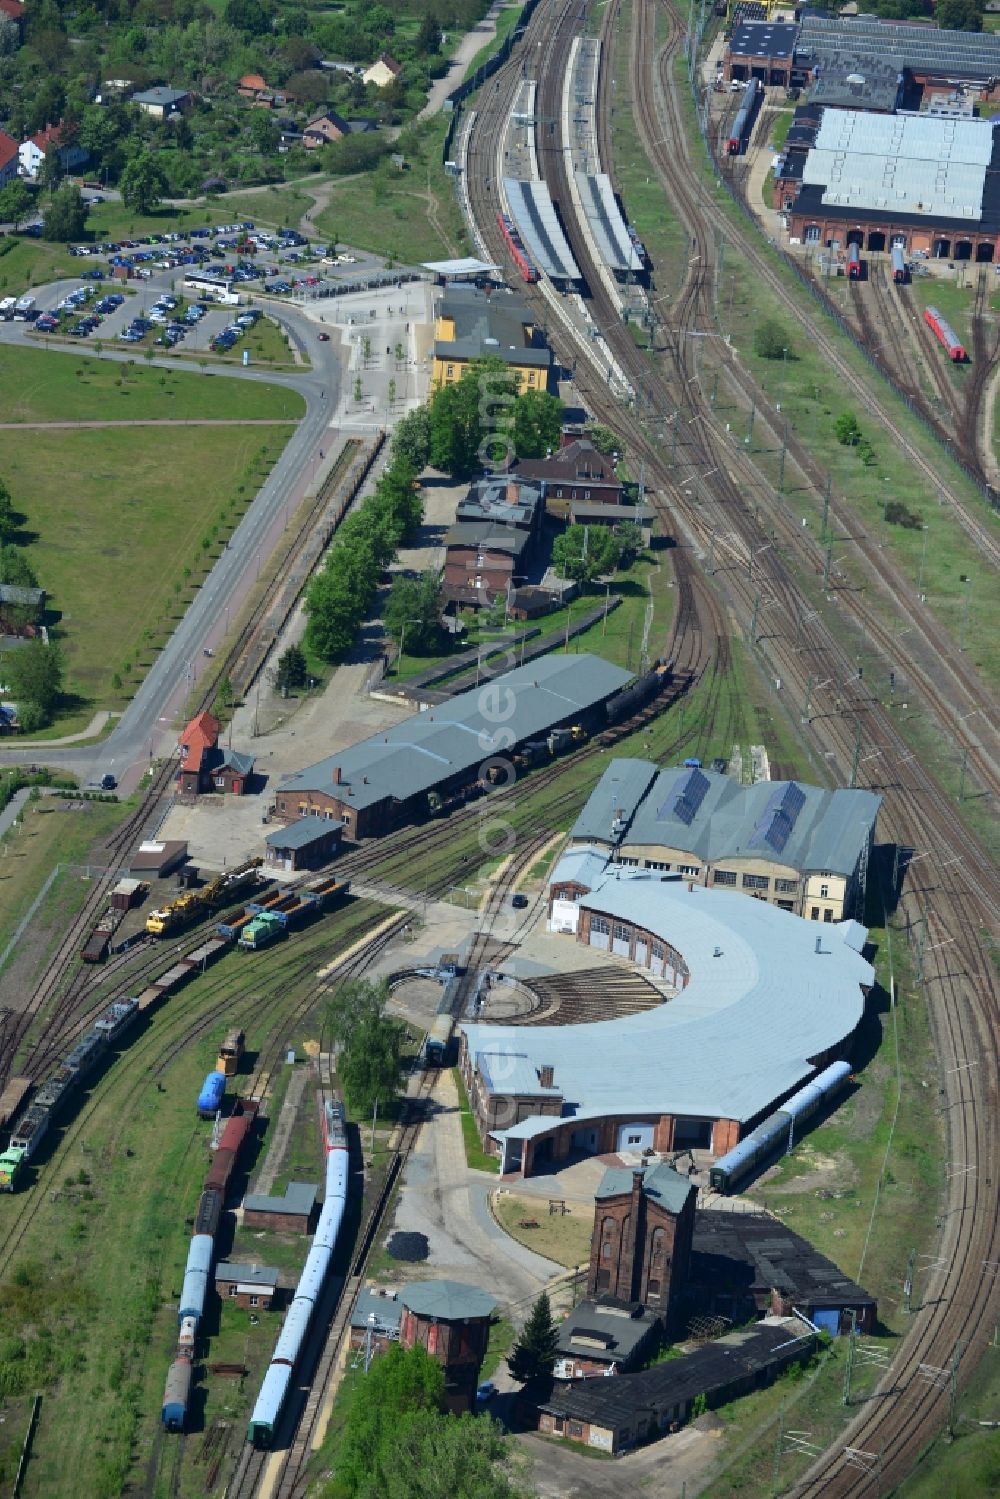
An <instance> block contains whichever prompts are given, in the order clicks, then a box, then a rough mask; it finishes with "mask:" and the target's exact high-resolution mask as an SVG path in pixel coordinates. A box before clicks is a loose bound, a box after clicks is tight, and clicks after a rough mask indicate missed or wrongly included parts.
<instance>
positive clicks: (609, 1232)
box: [601, 1218, 616, 1260]
mask: <svg viewBox="0 0 1000 1499" xmlns="http://www.w3.org/2000/svg"><path fill="white" fill-rule="evenodd" d="M615 1227H616V1225H615V1220H614V1219H613V1218H605V1219H604V1220H603V1222H602V1223H601V1259H602V1260H609V1259H610V1258H611V1256H612V1252H613V1250H614V1241H615Z"/></svg>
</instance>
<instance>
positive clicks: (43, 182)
mask: <svg viewBox="0 0 1000 1499" xmlns="http://www.w3.org/2000/svg"><path fill="white" fill-rule="evenodd" d="M65 175H66V170H65V168H64V166H63V164H62V160H61V158H60V155H59V152H58V151H57V150H55V149H54V148H52V149H51V150H48V151H46V153H45V155H44V156H43V157H42V164H41V166H40V167H39V168H38V185H39V187H41V188H43V189H44V190H45V191H46V192H48V193H54V192H55V190H56V188H57V187H58V186H59V184H60V182H61V181H62V180H63V178H64V177H65Z"/></svg>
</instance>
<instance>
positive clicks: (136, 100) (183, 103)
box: [132, 84, 194, 120]
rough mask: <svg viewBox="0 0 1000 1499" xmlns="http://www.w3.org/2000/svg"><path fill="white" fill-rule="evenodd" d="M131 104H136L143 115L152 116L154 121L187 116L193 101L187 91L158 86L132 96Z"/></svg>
mask: <svg viewBox="0 0 1000 1499" xmlns="http://www.w3.org/2000/svg"><path fill="white" fill-rule="evenodd" d="M132 103H133V104H138V106H139V108H140V109H141V110H142V112H143V114H147V115H152V117H153V119H154V120H168V119H170V117H171V116H172V115H181V114H187V112H188V110H189V109H190V108H191V106H192V104H193V103H194V101H193V99H192V98H191V95H190V93H189V92H188V90H187V89H183V88H167V87H165V86H164V85H163V84H158V85H157V86H156V88H147V89H143V90H142V92H141V93H138V94H133V95H132Z"/></svg>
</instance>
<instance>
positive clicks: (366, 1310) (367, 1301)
mask: <svg viewBox="0 0 1000 1499" xmlns="http://www.w3.org/2000/svg"><path fill="white" fill-rule="evenodd" d="M372 1315H374V1317H375V1327H376V1329H381V1330H382V1331H385V1332H391V1331H394V1330H398V1328H399V1323H400V1319H401V1318H402V1315H403V1304H402V1302H401V1301H400V1300H399V1298H398V1297H397V1296H379V1295H378V1293H377V1292H376V1291H373V1290H372V1289H371V1287H369V1286H362V1287H361V1290H360V1291H359V1292H358V1297H357V1300H356V1301H355V1303H354V1310H353V1312H352V1313H351V1326H352V1327H354V1328H359V1327H361V1328H364V1327H367V1326H368V1318H369V1316H372Z"/></svg>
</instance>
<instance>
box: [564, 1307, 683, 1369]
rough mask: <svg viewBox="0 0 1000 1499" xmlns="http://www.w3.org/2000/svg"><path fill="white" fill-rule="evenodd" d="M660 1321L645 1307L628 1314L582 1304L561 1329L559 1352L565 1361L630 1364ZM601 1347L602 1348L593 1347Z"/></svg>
mask: <svg viewBox="0 0 1000 1499" xmlns="http://www.w3.org/2000/svg"><path fill="white" fill-rule="evenodd" d="M658 1322H659V1318H658V1317H657V1316H656V1314H655V1313H654V1312H647V1311H645V1310H643V1308H642V1307H640V1306H636V1307H633V1308H632V1309H631V1312H630V1311H627V1310H626V1309H625V1308H624V1307H622V1308H620V1309H619V1308H618V1307H617V1306H614V1305H604V1306H602V1305H601V1303H600V1302H599V1301H581V1302H580V1303H579V1305H578V1306H575V1307H574V1308H573V1310H572V1311H571V1312H570V1314H569V1316H568V1317H567V1318H566V1320H565V1322H563V1323H562V1325H561V1326H560V1328H559V1341H558V1343H557V1345H556V1346H557V1348H558V1351H559V1352H560V1353H561V1354H562V1355H563V1356H564V1357H574V1356H575V1357H577V1358H590V1359H594V1360H595V1361H598V1362H604V1363H609V1364H612V1363H627V1362H628V1360H629V1359H630V1358H631V1357H632V1355H633V1354H634V1353H635V1352H636V1350H637V1349H638V1348H639V1347H640V1346H641V1344H642V1343H643V1342H644V1341H645V1340H646V1338H648V1337H650V1336H651V1335H652V1332H653V1329H654V1328H655V1327H656V1326H657V1325H658ZM595 1343H599V1344H600V1345H601V1346H600V1347H594V1344H595Z"/></svg>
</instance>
